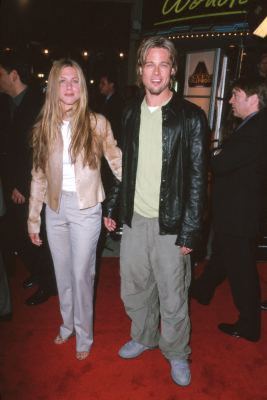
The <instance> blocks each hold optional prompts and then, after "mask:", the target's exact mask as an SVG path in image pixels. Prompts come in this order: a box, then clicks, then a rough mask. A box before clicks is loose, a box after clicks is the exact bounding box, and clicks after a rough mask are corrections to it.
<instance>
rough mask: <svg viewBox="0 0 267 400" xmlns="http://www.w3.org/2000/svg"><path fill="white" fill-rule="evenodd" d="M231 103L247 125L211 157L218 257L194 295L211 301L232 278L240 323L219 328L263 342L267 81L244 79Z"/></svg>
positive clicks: (238, 84) (238, 321) (215, 255)
mask: <svg viewBox="0 0 267 400" xmlns="http://www.w3.org/2000/svg"><path fill="white" fill-rule="evenodd" d="M230 104H231V105H232V110H233V114H234V116H235V117H238V118H240V120H241V122H240V124H239V125H238V126H237V128H236V129H235V130H234V131H233V133H232V135H230V137H229V138H228V140H227V141H225V143H223V145H222V147H221V148H220V149H217V150H215V151H214V153H213V155H212V158H211V166H212V170H213V175H214V185H213V194H212V197H213V198H212V201H213V229H214V246H213V247H214V254H213V260H212V262H211V263H210V265H209V269H208V270H207V271H206V272H204V274H203V276H202V277H200V279H199V281H197V282H196V285H195V287H194V290H193V297H196V298H197V299H201V298H202V299H203V298H206V299H208V298H209V300H210V298H211V297H212V294H213V292H214V290H215V288H216V286H217V285H218V284H219V283H220V282H221V281H222V280H223V279H224V277H225V276H227V277H228V279H229V282H230V287H231V291H232V296H233V300H234V303H235V306H236V308H237V309H238V312H239V316H238V318H237V321H236V322H235V323H234V324H230V323H221V324H219V326H218V328H219V329H220V330H221V331H222V332H224V333H226V334H229V335H232V336H235V337H242V338H245V339H247V340H250V341H257V340H259V338H260V287H259V277H258V272H257V266H256V240H257V235H258V234H259V226H260V214H261V204H260V203H261V198H262V196H261V189H262V182H263V172H264V169H263V164H264V160H265V158H266V145H265V143H266V139H265V136H266V126H267V110H266V106H267V87H266V83H265V82H264V80H263V79H259V78H257V79H254V80H253V79H245V78H242V79H239V80H238V81H236V82H235V83H234V85H233V90H232V97H231V99H230ZM201 289H202V293H201ZM201 296H202V297H201ZM200 302H201V301H200ZM207 303H208V301H207Z"/></svg>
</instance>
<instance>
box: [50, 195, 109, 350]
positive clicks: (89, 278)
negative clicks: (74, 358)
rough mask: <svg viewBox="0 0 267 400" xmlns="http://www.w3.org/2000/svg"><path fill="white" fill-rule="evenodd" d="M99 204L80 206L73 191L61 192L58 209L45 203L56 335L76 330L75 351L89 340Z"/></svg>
mask: <svg viewBox="0 0 267 400" xmlns="http://www.w3.org/2000/svg"><path fill="white" fill-rule="evenodd" d="M101 216H102V207H101V204H100V203H99V204H97V205H96V206H94V207H91V208H87V209H83V210H80V209H79V205H78V200H77V195H76V193H74V192H63V193H62V197H61V203H60V210H59V213H56V212H54V211H52V210H51V209H50V208H49V207H48V206H47V207H46V230H47V237H48V242H49V246H50V250H51V254H52V258H53V262H54V267H55V273H56V280H57V287H58V295H59V302H60V312H61V315H62V319H63V324H62V325H61V327H60V335H61V336H62V337H63V338H67V337H68V336H70V335H71V334H73V333H75V334H76V349H77V351H89V350H90V347H91V345H92V343H93V295H94V278H95V262H96V246H97V241H98V237H99V234H100V229H101Z"/></svg>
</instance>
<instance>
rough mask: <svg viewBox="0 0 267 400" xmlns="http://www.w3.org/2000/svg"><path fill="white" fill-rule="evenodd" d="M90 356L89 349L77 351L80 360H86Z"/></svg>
mask: <svg viewBox="0 0 267 400" xmlns="http://www.w3.org/2000/svg"><path fill="white" fill-rule="evenodd" d="M88 356H89V351H77V353H76V358H77V360H79V361H82V360H85V359H86V358H87V357H88Z"/></svg>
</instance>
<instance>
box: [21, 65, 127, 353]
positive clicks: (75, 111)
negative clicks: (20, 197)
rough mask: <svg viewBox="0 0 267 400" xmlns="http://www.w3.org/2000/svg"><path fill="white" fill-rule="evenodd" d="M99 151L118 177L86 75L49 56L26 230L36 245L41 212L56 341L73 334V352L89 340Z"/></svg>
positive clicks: (116, 157)
mask: <svg viewBox="0 0 267 400" xmlns="http://www.w3.org/2000/svg"><path fill="white" fill-rule="evenodd" d="M102 154H104V156H105V158H106V159H107V161H108V163H109V165H110V167H111V169H112V171H113V173H114V174H115V176H116V177H117V178H120V176H121V151H120V149H119V148H118V147H117V145H116V141H115V140H114V138H113V134H112V130H111V127H110V124H109V122H108V121H107V120H106V119H105V117H103V116H101V115H99V114H94V113H92V112H91V111H90V110H89V108H88V95H87V88H86V81H85V77H84V75H83V72H82V70H81V68H80V66H79V65H78V64H77V63H76V62H75V61H73V60H69V59H67V60H64V59H63V60H59V61H55V62H54V64H53V67H52V69H51V71H50V74H49V78H48V84H47V91H46V98H45V103H44V106H43V109H42V111H41V114H40V117H39V119H38V121H37V122H36V124H35V126H34V129H33V170H32V184H31V196H30V207H29V219H28V231H29V235H30V238H31V241H32V243H33V244H35V245H37V246H40V245H41V244H42V240H41V238H40V236H39V231H40V218H39V216H40V210H41V208H42V204H43V202H45V203H46V224H47V235H48V241H49V246H50V249H51V253H52V257H53V261H54V265H55V272H56V279H57V286H58V294H59V301H60V311H61V315H62V319H63V323H62V325H61V327H60V331H59V334H58V335H57V336H56V338H55V341H54V342H55V344H57V345H61V344H64V343H65V342H66V341H67V340H68V339H69V338H70V337H71V336H73V335H74V334H75V335H76V357H77V359H78V360H83V359H85V358H86V357H87V356H88V355H89V352H90V348H91V346H92V343H93V293H94V276H95V257H96V245H97V241H98V237H99V233H100V228H101V214H102V208H101V202H102V201H103V200H104V197H105V194H104V190H103V185H102V182H101V176H100V164H101V161H100V160H101V156H102Z"/></svg>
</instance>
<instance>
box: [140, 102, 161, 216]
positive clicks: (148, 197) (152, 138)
mask: <svg viewBox="0 0 267 400" xmlns="http://www.w3.org/2000/svg"><path fill="white" fill-rule="evenodd" d="M151 110H152V111H151ZM161 168H162V111H161V107H153V108H152V107H151V108H150V109H149V107H148V106H147V103H146V101H145V99H144V101H143V103H142V106H141V122H140V131H139V152H138V165H137V175H136V188H135V198H134V211H136V212H137V213H138V214H140V215H142V216H144V217H147V218H156V217H158V215H159V194H160V182H161Z"/></svg>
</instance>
